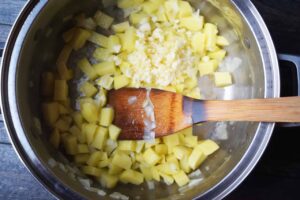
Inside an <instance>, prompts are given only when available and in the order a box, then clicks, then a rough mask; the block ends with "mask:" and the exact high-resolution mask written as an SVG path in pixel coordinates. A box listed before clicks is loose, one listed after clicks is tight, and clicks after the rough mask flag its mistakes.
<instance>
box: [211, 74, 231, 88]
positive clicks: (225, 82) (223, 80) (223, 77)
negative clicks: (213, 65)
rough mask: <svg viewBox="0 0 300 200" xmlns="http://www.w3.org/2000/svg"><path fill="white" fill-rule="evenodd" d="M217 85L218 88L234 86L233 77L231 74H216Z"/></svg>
mask: <svg viewBox="0 0 300 200" xmlns="http://www.w3.org/2000/svg"><path fill="white" fill-rule="evenodd" d="M214 75H215V85H216V86H217V87H226V86H229V85H232V76H231V74H230V72H215V74H214Z"/></svg>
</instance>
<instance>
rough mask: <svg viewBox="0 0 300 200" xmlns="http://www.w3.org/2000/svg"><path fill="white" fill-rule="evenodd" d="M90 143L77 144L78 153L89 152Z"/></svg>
mask: <svg viewBox="0 0 300 200" xmlns="http://www.w3.org/2000/svg"><path fill="white" fill-rule="evenodd" d="M89 152H90V151H89V148H88V145H86V144H78V145H77V153H89Z"/></svg>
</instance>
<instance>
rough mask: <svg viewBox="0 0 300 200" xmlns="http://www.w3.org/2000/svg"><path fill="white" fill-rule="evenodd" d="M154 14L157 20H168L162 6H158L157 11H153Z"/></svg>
mask: <svg viewBox="0 0 300 200" xmlns="http://www.w3.org/2000/svg"><path fill="white" fill-rule="evenodd" d="M155 16H156V17H157V21H159V22H166V21H168V19H167V16H166V14H165V10H164V7H160V8H159V9H158V11H157V12H156V13H155Z"/></svg>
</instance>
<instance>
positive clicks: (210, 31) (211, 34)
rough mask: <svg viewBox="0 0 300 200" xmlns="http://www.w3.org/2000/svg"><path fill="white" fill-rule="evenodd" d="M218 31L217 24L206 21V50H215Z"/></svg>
mask: <svg viewBox="0 0 300 200" xmlns="http://www.w3.org/2000/svg"><path fill="white" fill-rule="evenodd" d="M217 33H218V28H217V26H216V25H214V24H211V23H206V24H205V25H204V34H205V36H206V50H208V51H214V50H215V49H216V47H217V46H216V44H217Z"/></svg>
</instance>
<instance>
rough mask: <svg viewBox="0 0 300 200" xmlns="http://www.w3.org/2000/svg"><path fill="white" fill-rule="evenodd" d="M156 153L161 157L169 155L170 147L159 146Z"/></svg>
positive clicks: (156, 146) (155, 147) (156, 147)
mask: <svg viewBox="0 0 300 200" xmlns="http://www.w3.org/2000/svg"><path fill="white" fill-rule="evenodd" d="M154 149H155V152H156V153H158V154H159V155H166V154H168V146H167V145H165V144H158V145H155V146H154Z"/></svg>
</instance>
